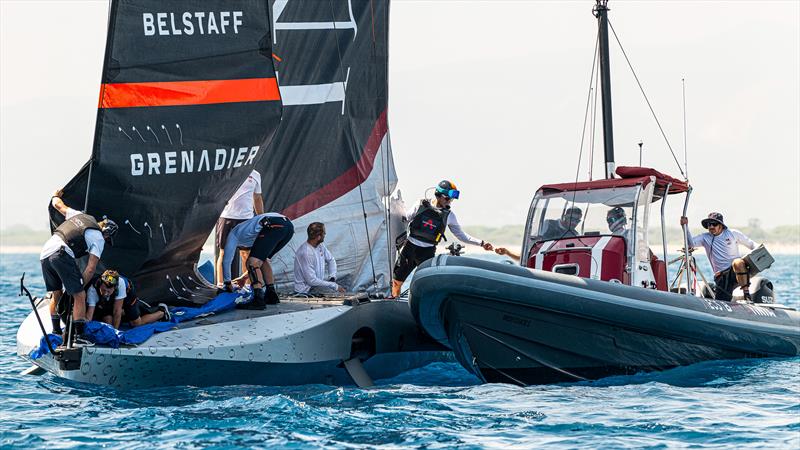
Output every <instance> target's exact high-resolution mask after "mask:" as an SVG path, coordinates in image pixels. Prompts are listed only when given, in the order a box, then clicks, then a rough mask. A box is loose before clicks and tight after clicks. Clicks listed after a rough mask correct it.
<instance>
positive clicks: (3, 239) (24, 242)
mask: <svg viewBox="0 0 800 450" xmlns="http://www.w3.org/2000/svg"><path fill="white" fill-rule="evenodd" d="M48 238H50V232H49V231H47V230H33V229H31V228H29V227H27V226H25V225H15V226H13V227H10V228H6V229H4V230H0V247H9V246H19V247H25V246H31V245H34V246H41V245H43V244H44V242H45V241H46V240H47V239H48Z"/></svg>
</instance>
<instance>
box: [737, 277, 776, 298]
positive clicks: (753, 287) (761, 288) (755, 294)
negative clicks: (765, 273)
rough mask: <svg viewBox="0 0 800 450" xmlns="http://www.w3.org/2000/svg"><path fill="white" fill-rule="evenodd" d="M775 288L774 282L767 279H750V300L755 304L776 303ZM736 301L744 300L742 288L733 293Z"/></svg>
mask: <svg viewBox="0 0 800 450" xmlns="http://www.w3.org/2000/svg"><path fill="white" fill-rule="evenodd" d="M774 289H775V288H774V287H773V286H772V281H770V280H769V279H768V278H765V277H752V278H750V298H752V299H753V303H775V290H774ZM733 299H734V300H744V293H742V288H739V287H737V288H736V289H735V290H734V291H733Z"/></svg>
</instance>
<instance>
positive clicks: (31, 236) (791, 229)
mask: <svg viewBox="0 0 800 450" xmlns="http://www.w3.org/2000/svg"><path fill="white" fill-rule="evenodd" d="M733 228H737V229H739V230H741V231H742V232H743V233H745V234H746V235H748V236H750V238H752V239H753V240H754V241H756V242H763V243H765V244H767V246H773V247H800V225H781V226H778V227H775V228H772V229H763V228H762V227H761V224H760V223H759V222H758V220H755V219H754V220H751V221H750V223H749V224H748V225H747V226H743V227H733ZM464 229H465V230H466V232H467V233H469V234H471V235H473V236H476V237H479V238H481V239H485V240H487V241H489V242H491V243H493V244H496V245H503V246H514V247H516V246H519V245H520V243H521V242H522V233H523V231H524V229H525V226H524V225H522V224H520V225H503V226H501V227H488V226H481V225H477V226H467V227H464ZM212 234H213V233H212ZM449 234H450V233H448V239H452V238H451V237H450V236H449ZM49 237H50V233H49V232H48V231H46V230H33V229H31V228H29V227H27V226H24V225H17V226H13V227H10V228H7V229H4V230H0V247H12V246H13V247H29V246H33V247H38V246H41V245H42V244H44V242H45V241H46V240H47V239H48V238H49ZM212 237H213V236H210V237H209V242H207V246H208V247H209V248H210V247H211V245H213V241H211V240H210V239H211V238H212ZM649 239H650V242H651V243H652V244H658V243H659V242H661V231H660V230H659V229H651V230H650V237H649ZM682 240H683V235H682V233H681V229H680V228H678V227H668V228H667V243H668V244H669V245H670V247H676V246H681V245H683V244H682Z"/></svg>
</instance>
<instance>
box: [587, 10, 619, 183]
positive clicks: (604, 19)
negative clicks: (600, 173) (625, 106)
mask: <svg viewBox="0 0 800 450" xmlns="http://www.w3.org/2000/svg"><path fill="white" fill-rule="evenodd" d="M596 1H597V3H596V4H595V7H594V10H593V11H592V12H593V13H594V16H595V17H597V25H598V28H599V32H598V34H599V37H600V77H601V78H600V81H601V88H602V92H603V148H604V150H605V160H606V178H614V170H615V167H614V127H613V126H612V123H611V67H610V59H609V56H608V0H596Z"/></svg>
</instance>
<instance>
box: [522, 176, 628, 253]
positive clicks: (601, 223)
mask: <svg viewBox="0 0 800 450" xmlns="http://www.w3.org/2000/svg"><path fill="white" fill-rule="evenodd" d="M639 191H640V188H639V186H629V187H621V188H609V189H592V190H587V191H574V192H557V193H552V194H543V195H540V196H538V197H537V201H536V202H535V205H534V211H533V220H532V222H531V227H530V238H531V240H532V241H534V242H535V241H547V240H552V239H561V238H566V237H573V236H587V235H588V236H591V235H595V236H596V235H619V236H623V237H625V238H626V239H629V238H630V237H629V236H627V234H629V230H630V229H631V226H632V220H631V219H632V217H633V205H634V204H635V203H636V200H637V196H638V193H639Z"/></svg>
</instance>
